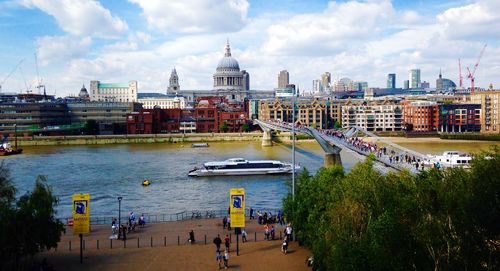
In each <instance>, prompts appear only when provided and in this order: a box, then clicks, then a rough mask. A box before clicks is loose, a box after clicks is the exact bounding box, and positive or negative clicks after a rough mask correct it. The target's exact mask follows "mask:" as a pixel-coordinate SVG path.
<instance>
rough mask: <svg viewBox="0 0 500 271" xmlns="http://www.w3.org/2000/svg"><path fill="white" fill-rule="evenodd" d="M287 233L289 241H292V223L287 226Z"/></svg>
mask: <svg viewBox="0 0 500 271" xmlns="http://www.w3.org/2000/svg"><path fill="white" fill-rule="evenodd" d="M285 233H286V237H287V239H288V240H292V239H291V238H292V226H291V225H290V223H288V225H287V226H286V228H285Z"/></svg>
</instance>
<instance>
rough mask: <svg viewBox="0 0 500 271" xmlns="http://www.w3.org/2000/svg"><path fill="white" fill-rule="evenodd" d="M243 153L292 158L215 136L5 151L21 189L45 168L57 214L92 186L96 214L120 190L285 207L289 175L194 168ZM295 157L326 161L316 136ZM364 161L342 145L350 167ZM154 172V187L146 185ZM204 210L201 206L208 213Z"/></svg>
mask: <svg viewBox="0 0 500 271" xmlns="http://www.w3.org/2000/svg"><path fill="white" fill-rule="evenodd" d="M491 144H495V143H491V142H477V141H475V142H470V143H469V142H467V143H464V142H460V143H456V142H450V141H446V142H445V141H436V142H434V143H431V142H429V143H422V142H417V143H415V142H410V143H408V144H406V143H400V145H403V146H405V147H409V148H412V149H414V150H416V151H420V152H422V153H432V154H439V153H442V152H443V151H446V150H459V151H463V152H475V151H479V150H486V149H488V147H489V146H490V145H491ZM233 157H242V158H245V159H249V160H255V159H272V160H281V161H287V162H291V160H292V158H291V157H292V151H291V146H290V145H286V144H275V145H274V146H272V147H261V145H260V142H226V143H210V147H209V148H191V144H190V143H189V144H188V143H185V144H181V143H177V144H172V143H170V144H128V145H104V146H103V145H101V146H47V147H26V148H25V151H24V153H23V154H22V155H18V156H12V157H8V158H3V159H2V160H3V161H5V163H6V165H7V166H8V167H9V168H10V171H11V177H12V180H13V183H14V184H15V186H16V188H17V190H18V196H20V195H22V194H24V193H25V192H26V191H28V190H32V189H33V186H34V181H35V179H36V176H37V175H46V176H47V177H48V184H49V185H50V186H52V189H53V191H54V194H55V195H56V196H57V197H58V198H59V201H60V202H59V206H58V207H57V211H58V213H57V217H70V216H71V204H72V203H71V195H72V194H74V193H90V196H91V207H90V208H91V215H92V216H113V215H116V214H117V213H118V201H117V197H118V196H122V197H123V200H122V204H121V208H122V212H124V213H125V212H129V211H134V212H136V213H146V214H149V215H152V214H174V213H178V212H183V211H187V212H188V213H189V212H191V210H201V211H204V210H222V209H226V208H227V204H228V197H229V192H228V191H229V189H230V188H233V187H242V188H245V189H246V193H247V207H253V208H254V209H256V210H258V209H260V208H280V206H281V203H282V199H283V197H284V196H285V195H286V194H287V193H288V192H289V191H290V181H291V175H280V176H276V175H273V176H238V177H228V176H225V177H198V178H191V177H188V176H187V173H188V171H189V170H191V169H192V168H194V167H195V166H198V165H201V164H202V163H204V162H207V161H218V160H225V159H228V158H233ZM296 160H297V163H299V164H300V165H301V166H302V167H306V168H307V169H308V170H309V171H311V172H312V173H314V172H316V171H317V170H318V169H319V168H320V167H321V166H322V165H323V150H322V149H321V147H320V146H319V145H318V144H316V143H314V142H301V143H298V144H297V149H296ZM358 161H359V160H358V159H357V158H354V157H353V156H352V155H351V154H350V153H349V152H346V151H343V152H342V162H343V165H344V168H345V169H346V170H349V169H350V168H351V167H352V166H353V165H354V164H355V163H357V162H358ZM144 179H149V180H151V181H152V184H151V185H150V186H148V187H143V186H142V185H141V182H142V180H144ZM202 213H203V212H202Z"/></svg>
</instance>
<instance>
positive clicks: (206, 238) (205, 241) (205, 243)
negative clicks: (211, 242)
mask: <svg viewBox="0 0 500 271" xmlns="http://www.w3.org/2000/svg"><path fill="white" fill-rule="evenodd" d="M206 244H207V235H206V234H205V245H206Z"/></svg>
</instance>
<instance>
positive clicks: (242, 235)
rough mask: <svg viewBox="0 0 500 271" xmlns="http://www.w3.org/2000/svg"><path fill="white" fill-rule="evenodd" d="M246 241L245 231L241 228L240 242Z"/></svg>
mask: <svg viewBox="0 0 500 271" xmlns="http://www.w3.org/2000/svg"><path fill="white" fill-rule="evenodd" d="M246 241H247V231H246V230H245V229H243V230H242V231H241V242H243V243H245V242H246Z"/></svg>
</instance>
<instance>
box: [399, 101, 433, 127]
mask: <svg viewBox="0 0 500 271" xmlns="http://www.w3.org/2000/svg"><path fill="white" fill-rule="evenodd" d="M401 107H402V110H403V127H404V129H405V130H406V131H407V132H436V131H437V130H438V126H439V106H438V104H437V103H436V102H429V101H402V102H401Z"/></svg>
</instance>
